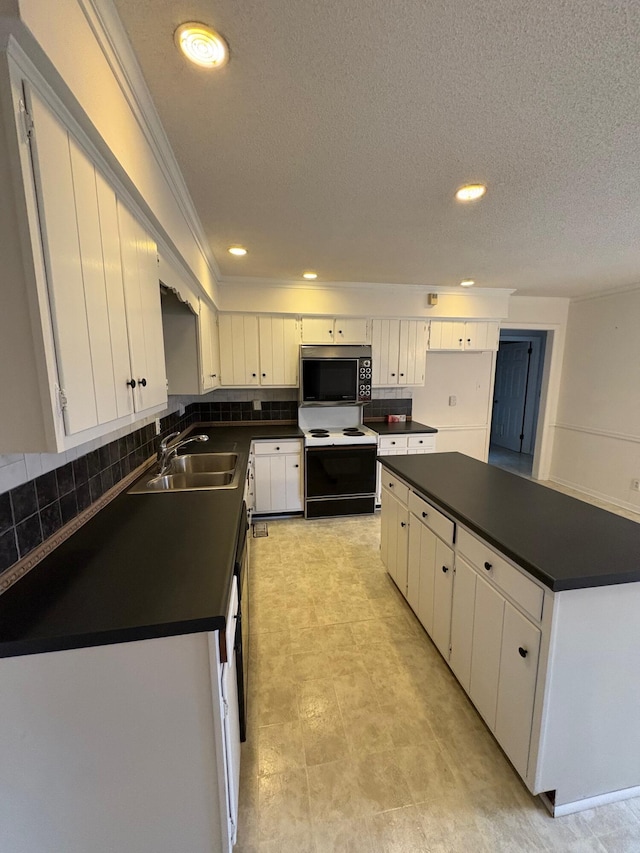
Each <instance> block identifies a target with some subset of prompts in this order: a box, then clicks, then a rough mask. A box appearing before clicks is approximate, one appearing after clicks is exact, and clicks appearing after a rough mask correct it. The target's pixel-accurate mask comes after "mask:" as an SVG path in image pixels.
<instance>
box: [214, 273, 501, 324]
mask: <svg viewBox="0 0 640 853" xmlns="http://www.w3.org/2000/svg"><path fill="white" fill-rule="evenodd" d="M218 284H219V285H220V287H225V286H226V287H242V286H246V287H281V288H293V289H294V290H325V289H327V288H329V289H332V288H339V289H340V290H344V289H345V288H346V289H354V290H363V289H367V290H370V289H374V290H390V289H396V288H398V287H407V288H410V289H411V291H413V292H416V293H438V294H445V293H446V294H455V295H457V296H459V295H460V294H461V291H460V288H459V287H442V286H440V285H436V284H410V283H407V282H395V283H394V282H381V281H301V280H300V279H280V278H264V277H261V276H234V275H227V276H221V277H220V278H219V279H218ZM512 293H515V290H510V289H509V288H506V287H476V288H474V292H473V293H469V292H465V297H467V298H470V299H471V298H473V297H474V296H485V295H487V294H489V295H491V294H500V295H504V294H507V295H508V296H511V294H512ZM473 319H475V318H473Z"/></svg>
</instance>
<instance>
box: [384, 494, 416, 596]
mask: <svg viewBox="0 0 640 853" xmlns="http://www.w3.org/2000/svg"><path fill="white" fill-rule="evenodd" d="M382 505H383V507H384V510H383V517H384V518H385V522H384V524H383V526H382V528H381V531H380V547H381V549H382V561H383V562H384V564H385V566H386V567H387V571H388V572H389V574H390V575H391V577H392V578H393V580H394V583H395V584H396V586H397V587H398V589H399V590H400V592H401V593H402V594H403V595H404V596H406V595H407V556H408V548H409V510H408V508H407V504H406V500H405V501H402V499H401V498H399V497H398V496H397V495H396V494H395V493H393V492H392V491H391V490H390V489H389V488H388V487H383V489H382Z"/></svg>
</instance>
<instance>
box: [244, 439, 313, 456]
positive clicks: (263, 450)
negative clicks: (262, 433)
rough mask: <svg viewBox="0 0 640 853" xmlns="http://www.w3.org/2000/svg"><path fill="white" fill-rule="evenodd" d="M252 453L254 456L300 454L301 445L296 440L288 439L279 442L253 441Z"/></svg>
mask: <svg viewBox="0 0 640 853" xmlns="http://www.w3.org/2000/svg"><path fill="white" fill-rule="evenodd" d="M253 451H254V453H255V454H256V456H264V455H265V454H267V453H268V454H275V453H300V452H301V451H302V443H301V442H300V440H299V439H297V438H294V439H290V438H288V439H283V440H280V441H255V442H254V444H253Z"/></svg>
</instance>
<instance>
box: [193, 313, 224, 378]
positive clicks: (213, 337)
mask: <svg viewBox="0 0 640 853" xmlns="http://www.w3.org/2000/svg"><path fill="white" fill-rule="evenodd" d="M198 331H199V335H198V340H199V342H200V365H201V390H202V392H206V391H213V390H214V389H215V388H218V387H219V386H220V342H219V339H218V316H217V314H216V311H215V309H214V308H212V307H211V305H209V303H208V302H205V300H204V299H201V300H200V314H199V315H198Z"/></svg>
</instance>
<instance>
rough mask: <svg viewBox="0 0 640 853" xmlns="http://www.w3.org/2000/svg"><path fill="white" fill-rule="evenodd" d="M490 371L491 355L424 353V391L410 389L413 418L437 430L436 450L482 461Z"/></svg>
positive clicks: (488, 419) (488, 413)
mask: <svg viewBox="0 0 640 853" xmlns="http://www.w3.org/2000/svg"><path fill="white" fill-rule="evenodd" d="M494 372H495V353H493V352H452V353H447V352H431V353H427V367H426V375H425V384H424V388H414V389H413V418H414V420H417V421H420V422H421V423H426V424H429V426H434V427H437V429H438V437H437V444H436V446H437V449H438V451H449V450H457V451H460V452H461V453H466V454H467V455H468V456H473V457H475V458H476V459H480V460H482V461H486V459H487V453H488V442H489V438H488V437H489V427H490V424H491V407H490V402H491V397H492V392H493V375H494ZM451 396H454V397H455V398H456V404H455V405H454V406H452V405H450V404H449V397H451Z"/></svg>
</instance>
